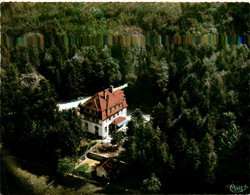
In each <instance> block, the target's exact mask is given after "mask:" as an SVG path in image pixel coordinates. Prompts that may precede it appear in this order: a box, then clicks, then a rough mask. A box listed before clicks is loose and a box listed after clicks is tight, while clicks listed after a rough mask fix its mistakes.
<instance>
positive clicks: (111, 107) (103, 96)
mask: <svg viewBox="0 0 250 195" xmlns="http://www.w3.org/2000/svg"><path fill="white" fill-rule="evenodd" d="M127 107H128V105H127V103H126V98H125V95H124V92H123V91H122V90H121V89H116V90H114V88H113V87H110V88H109V89H105V90H104V91H101V92H99V93H96V94H95V95H93V96H92V97H91V98H90V99H89V100H88V101H87V102H86V103H85V104H84V105H83V106H80V114H81V118H82V120H83V122H84V124H85V128H86V130H87V131H88V132H90V133H93V134H96V135H98V136H101V137H107V136H108V135H109V134H111V133H112V131H115V130H117V129H120V128H122V127H123V126H124V125H125V124H126V122H127V121H126V117H127Z"/></svg>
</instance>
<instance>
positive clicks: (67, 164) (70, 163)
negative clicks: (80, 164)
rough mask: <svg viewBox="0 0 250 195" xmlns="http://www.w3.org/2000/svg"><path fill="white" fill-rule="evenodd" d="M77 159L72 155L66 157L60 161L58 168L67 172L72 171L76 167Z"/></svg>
mask: <svg viewBox="0 0 250 195" xmlns="http://www.w3.org/2000/svg"><path fill="white" fill-rule="evenodd" d="M75 163H76V161H75V160H74V159H72V158H70V157H64V158H61V159H59V161H58V170H59V171H61V172H65V173H70V172H71V171H72V170H73V169H74V168H75Z"/></svg>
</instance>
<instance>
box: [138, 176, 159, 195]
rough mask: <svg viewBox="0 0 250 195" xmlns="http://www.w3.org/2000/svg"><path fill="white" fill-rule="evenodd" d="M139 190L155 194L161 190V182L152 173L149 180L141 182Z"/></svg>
mask: <svg viewBox="0 0 250 195" xmlns="http://www.w3.org/2000/svg"><path fill="white" fill-rule="evenodd" d="M141 188H142V191H143V192H144V193H157V192H159V191H160V189H161V182H160V181H159V179H158V178H157V177H156V176H155V174H154V173H152V175H151V177H150V178H148V179H144V180H143V183H142V187H141Z"/></svg>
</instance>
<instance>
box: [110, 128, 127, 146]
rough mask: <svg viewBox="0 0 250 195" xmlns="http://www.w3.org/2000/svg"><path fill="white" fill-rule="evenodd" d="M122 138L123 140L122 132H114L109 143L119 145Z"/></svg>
mask: <svg viewBox="0 0 250 195" xmlns="http://www.w3.org/2000/svg"><path fill="white" fill-rule="evenodd" d="M124 138H125V133H124V132H123V131H114V132H113V133H112V140H111V143H112V144H117V145H121V144H122V142H123V139H124Z"/></svg>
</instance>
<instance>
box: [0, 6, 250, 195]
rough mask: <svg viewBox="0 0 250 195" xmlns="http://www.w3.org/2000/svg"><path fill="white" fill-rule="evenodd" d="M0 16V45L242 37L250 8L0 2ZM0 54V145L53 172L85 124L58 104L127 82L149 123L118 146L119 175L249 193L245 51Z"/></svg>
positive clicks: (164, 188) (138, 118)
mask: <svg viewBox="0 0 250 195" xmlns="http://www.w3.org/2000/svg"><path fill="white" fill-rule="evenodd" d="M1 14H2V15H1V25H2V29H1V31H2V36H4V35H10V36H16V37H19V36H22V35H24V34H26V33H29V32H39V33H41V34H42V35H44V37H45V38H46V37H49V36H51V35H53V36H54V35H68V36H78V35H80V34H81V33H83V32H84V33H87V34H90V35H129V34H135V33H137V34H144V35H147V34H150V35H161V36H166V35H174V34H179V35H185V34H186V33H191V34H197V35H203V34H206V33H211V32H213V33H215V34H217V35H219V36H220V35H222V36H223V35H225V34H226V35H231V34H233V33H235V34H237V35H240V36H246V35H249V18H250V17H249V14H250V6H249V4H245V3H2V4H1ZM1 53H2V55H1V142H2V144H3V146H4V147H6V148H8V149H9V150H11V151H13V152H15V153H16V154H18V155H19V156H22V157H23V158H27V159H33V160H37V161H41V160H42V161H45V162H47V163H49V164H50V166H51V167H55V170H56V168H57V163H58V160H59V159H60V158H63V157H65V156H75V157H76V156H77V155H78V154H79V144H80V141H81V140H82V138H84V137H85V136H86V135H85V133H84V132H83V129H84V127H83V125H82V123H81V120H80V118H79V117H78V116H77V114H76V111H75V110H69V111H63V112H61V113H60V112H58V109H57V108H56V103H57V102H61V101H67V100H72V99H75V98H77V97H79V96H86V95H93V94H94V93H96V92H98V91H101V90H103V89H104V88H107V87H109V86H110V85H114V86H118V85H121V84H124V83H128V84H129V86H128V88H127V89H126V90H125V94H126V97H127V102H128V104H129V105H133V106H136V107H141V106H143V107H147V108H148V110H150V114H151V116H152V119H151V120H150V121H149V122H147V123H146V122H145V120H144V119H143V117H142V115H141V112H140V110H137V111H136V112H134V114H133V117H132V120H131V121H130V122H129V123H128V139H127V141H126V142H125V143H124V147H125V148H126V155H125V157H126V159H125V160H126V161H127V162H128V165H127V167H126V168H125V169H126V170H127V171H125V172H126V173H131V177H132V178H135V180H136V181H137V184H138V186H140V187H142V188H141V189H142V190H143V192H149V193H155V192H158V193H205V192H208V193H228V192H229V190H228V189H227V188H226V185H228V184H231V183H234V184H239V185H245V184H246V185H249V172H250V170H249V141H250V140H249V79H250V78H249V72H250V60H249V55H250V52H249V46H248V45H243V44H238V45H228V44H226V43H219V44H218V45H211V44H204V45H195V44H194V45H164V46H154V45H147V46H146V47H145V48H143V49H141V48H128V47H122V46H119V45H116V46H113V47H106V48H101V47H94V46H82V47H77V46H75V45H69V46H65V45H58V46H57V47H56V46H48V45H45V46H44V47H25V46H15V47H5V46H4V45H2V47H1ZM81 53H84V54H85V55H84V58H81V59H78V58H74V57H73V56H75V54H81ZM135 54H136V55H135ZM132 173H133V175H132ZM121 175H122V174H121ZM129 175H130V174H127V175H126V177H128V178H129ZM118 177H119V176H118ZM140 187H139V188H140ZM248 190H249V189H248ZM245 193H247V192H245Z"/></svg>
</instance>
